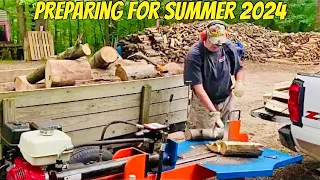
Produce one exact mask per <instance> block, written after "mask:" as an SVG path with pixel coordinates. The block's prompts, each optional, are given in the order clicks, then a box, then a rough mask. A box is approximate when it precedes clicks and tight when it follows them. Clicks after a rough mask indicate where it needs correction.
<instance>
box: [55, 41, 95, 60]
mask: <svg viewBox="0 0 320 180" xmlns="http://www.w3.org/2000/svg"><path fill="white" fill-rule="evenodd" d="M90 54H91V50H90V47H89V45H88V44H79V45H76V46H73V47H70V48H68V49H66V50H65V51H64V52H62V53H60V54H59V55H58V56H57V59H68V60H75V59H79V58H81V57H83V56H88V55H90Z"/></svg>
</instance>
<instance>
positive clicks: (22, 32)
mask: <svg viewBox="0 0 320 180" xmlns="http://www.w3.org/2000/svg"><path fill="white" fill-rule="evenodd" d="M16 3H17V13H18V23H19V30H20V43H21V44H23V42H24V37H25V34H26V21H25V17H24V5H23V4H22V5H21V4H20V1H19V0H17V1H16Z"/></svg>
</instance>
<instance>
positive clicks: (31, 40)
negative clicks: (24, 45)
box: [28, 32, 35, 60]
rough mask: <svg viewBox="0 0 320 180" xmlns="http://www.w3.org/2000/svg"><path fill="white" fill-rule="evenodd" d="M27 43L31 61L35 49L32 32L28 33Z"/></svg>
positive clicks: (33, 57)
mask: <svg viewBox="0 0 320 180" xmlns="http://www.w3.org/2000/svg"><path fill="white" fill-rule="evenodd" d="M28 41H29V47H30V55H31V60H33V59H35V48H34V41H33V37H32V32H28Z"/></svg>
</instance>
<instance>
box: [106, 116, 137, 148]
mask: <svg viewBox="0 0 320 180" xmlns="http://www.w3.org/2000/svg"><path fill="white" fill-rule="evenodd" d="M120 123H122V124H128V125H132V126H136V127H138V128H143V126H142V125H140V124H136V123H131V122H127V121H113V122H111V123H109V124H107V125H106V126H105V127H104V128H103V130H102V133H101V138H100V141H103V140H104V136H105V134H106V131H107V129H108V127H109V126H111V125H113V124H120ZM102 146H103V145H101V146H100V150H102Z"/></svg>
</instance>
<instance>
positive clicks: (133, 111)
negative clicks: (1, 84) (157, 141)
mask: <svg viewBox="0 0 320 180" xmlns="http://www.w3.org/2000/svg"><path fill="white" fill-rule="evenodd" d="M185 102H186V100H185V99H181V100H176V101H173V102H172V107H171V110H172V112H175V111H181V110H184V109H186V106H187V105H186V104H185ZM165 106H167V103H166V102H164V103H157V104H152V105H151V106H150V116H155V115H161V114H165V113H166V112H167V111H166V108H165ZM17 110H18V109H17ZM139 113H140V107H139V106H137V107H130V108H125V109H118V110H112V111H106V112H101V113H95V114H85V115H80V116H71V117H66V118H59V119H57V118H51V117H48V116H44V117H41V116H39V115H38V114H36V113H35V115H38V117H36V116H26V117H25V118H19V121H20V122H30V121H32V122H41V121H49V120H52V121H55V122H56V123H58V124H59V125H61V126H62V128H63V129H64V131H74V130H78V129H83V128H90V127H95V126H101V125H104V124H107V123H109V122H112V121H129V120H134V119H139ZM16 114H18V113H16ZM42 115H43V114H42ZM52 116H54V115H52ZM5 122H7V121H5Z"/></svg>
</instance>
